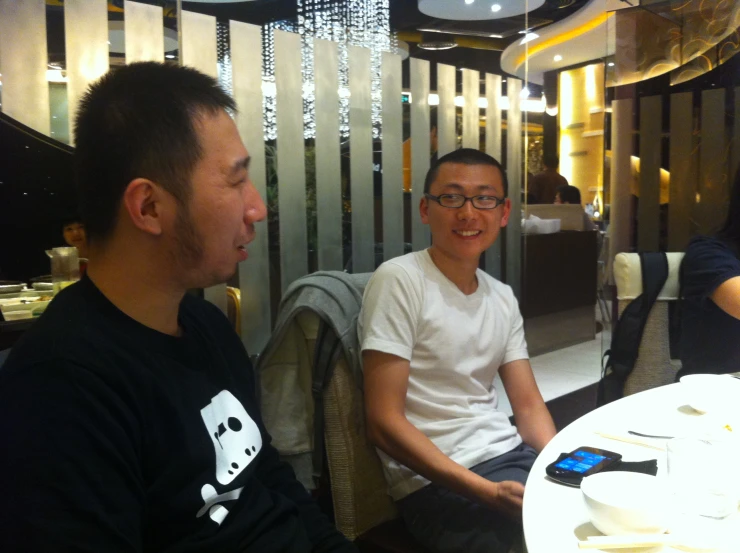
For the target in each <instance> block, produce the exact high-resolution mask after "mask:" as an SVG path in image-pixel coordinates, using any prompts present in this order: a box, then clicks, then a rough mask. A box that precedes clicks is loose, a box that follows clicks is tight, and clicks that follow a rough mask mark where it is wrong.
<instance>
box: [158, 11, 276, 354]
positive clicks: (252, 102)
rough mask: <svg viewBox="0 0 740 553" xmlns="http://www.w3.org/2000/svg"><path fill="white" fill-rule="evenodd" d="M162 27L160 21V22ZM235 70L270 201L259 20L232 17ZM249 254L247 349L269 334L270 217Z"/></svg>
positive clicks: (258, 173) (245, 269) (256, 165)
mask: <svg viewBox="0 0 740 553" xmlns="http://www.w3.org/2000/svg"><path fill="white" fill-rule="evenodd" d="M160 27H161V24H160ZM229 36H230V38H231V64H232V65H231V75H232V84H233V90H234V101H235V102H236V107H237V109H238V114H237V116H236V126H237V128H238V129H239V135H240V136H241V138H242V141H243V142H244V144H245V145H246V147H247V151H249V156H250V158H251V163H250V166H249V175H250V178H251V179H252V183H253V184H254V186H255V188H256V189H257V191H258V192H259V194H260V197H261V198H262V200H263V201H265V202H266V201H267V190H266V189H267V175H266V171H265V147H264V138H263V129H262V35H261V29H260V27H259V26H257V25H249V24H247V23H240V22H237V21H230V22H229ZM255 230H256V236H255V238H254V240H253V241H252V243H251V244H250V245H249V246H248V251H249V259H247V260H246V261H245V262H243V263H241V264H240V265H239V289H240V290H241V331H242V336H241V338H242V342H243V343H244V347H246V348H247V351H249V352H251V353H252V354H256V353H259V352H261V351H262V349H263V348H264V347H265V344H267V340H268V339H269V338H270V330H271V326H270V293H269V290H270V258H269V250H268V241H267V221H262V222H260V223H256V224H255Z"/></svg>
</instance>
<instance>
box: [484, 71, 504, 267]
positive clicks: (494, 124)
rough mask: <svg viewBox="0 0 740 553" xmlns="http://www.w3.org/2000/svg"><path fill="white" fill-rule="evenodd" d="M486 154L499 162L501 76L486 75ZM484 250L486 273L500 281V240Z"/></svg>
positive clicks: (500, 238)
mask: <svg viewBox="0 0 740 553" xmlns="http://www.w3.org/2000/svg"><path fill="white" fill-rule="evenodd" d="M486 100H487V105H488V107H487V108H486V153H487V154H489V155H491V156H493V157H494V158H496V159H497V160H498V161H501V75H492V74H491V73H486ZM502 238H503V235H502V236H501V237H499V239H498V240H496V242H495V243H494V244H493V245H492V246H491V247H490V248H488V249H487V250H486V259H485V268H486V272H487V273H488V274H489V275H491V276H493V277H494V278H497V279H499V280H500V279H501V277H502V275H501V250H502V248H501V240H502Z"/></svg>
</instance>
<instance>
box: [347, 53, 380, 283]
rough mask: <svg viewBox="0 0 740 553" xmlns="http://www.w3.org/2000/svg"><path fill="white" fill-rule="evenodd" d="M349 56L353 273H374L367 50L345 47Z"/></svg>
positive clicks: (371, 158)
mask: <svg viewBox="0 0 740 553" xmlns="http://www.w3.org/2000/svg"><path fill="white" fill-rule="evenodd" d="M347 51H348V57H349V93H350V96H349V151H350V158H349V163H350V184H351V186H352V205H353V206H354V209H352V272H354V273H367V272H371V271H374V270H375V232H374V228H375V227H374V224H373V219H374V209H373V206H374V204H373V122H372V114H371V109H372V101H371V98H370V79H371V76H370V50H369V49H368V48H361V47H359V46H349V47H348V48H347Z"/></svg>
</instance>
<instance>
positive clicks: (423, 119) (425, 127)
mask: <svg viewBox="0 0 740 553" xmlns="http://www.w3.org/2000/svg"><path fill="white" fill-rule="evenodd" d="M409 62H410V73H411V243H412V247H413V249H414V251H417V250H423V249H425V248H427V247H429V244H430V235H429V229H428V228H427V226H426V225H425V224H424V223H422V222H421V216H420V215H419V202H420V201H421V199H422V198H423V197H424V178H425V177H426V174H427V171H429V148H430V141H429V62H428V61H426V60H419V59H416V58H410V59H409Z"/></svg>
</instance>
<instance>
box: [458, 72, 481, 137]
mask: <svg viewBox="0 0 740 553" xmlns="http://www.w3.org/2000/svg"><path fill="white" fill-rule="evenodd" d="M462 79H463V100H464V101H465V104H464V105H463V132H462V145H463V148H474V149H476V150H477V149H478V148H479V147H480V126H479V121H480V107H479V104H478V98H479V97H480V74H479V73H478V71H473V70H472V69H463V70H462Z"/></svg>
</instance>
